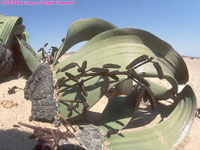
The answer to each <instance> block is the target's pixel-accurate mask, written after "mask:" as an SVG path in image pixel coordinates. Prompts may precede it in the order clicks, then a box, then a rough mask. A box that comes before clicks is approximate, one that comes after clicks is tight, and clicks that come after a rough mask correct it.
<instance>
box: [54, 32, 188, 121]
mask: <svg viewBox="0 0 200 150" xmlns="http://www.w3.org/2000/svg"><path fill="white" fill-rule="evenodd" d="M141 55H147V56H149V57H153V58H154V61H156V62H158V63H159V64H160V65H161V67H162V69H163V73H164V78H165V79H166V80H168V81H169V83H170V84H171V85H172V87H173V88H172V91H173V92H174V93H177V89H178V84H181V83H184V82H187V81H188V70H187V67H186V65H185V62H184V61H183V59H182V58H181V56H179V55H178V54H177V53H176V52H175V51H174V49H173V48H172V47H171V46H170V45H169V44H167V43H166V42H164V41H162V40H161V39H159V38H158V37H156V36H154V35H152V34H151V33H149V32H146V31H143V30H139V29H113V30H109V31H106V32H103V33H101V34H98V35H97V36H95V37H94V38H92V39H91V40H89V41H88V43H86V44H85V45H84V46H83V47H82V48H80V49H79V50H78V52H76V53H75V54H73V55H72V56H70V57H69V58H68V59H66V60H64V61H62V62H60V63H58V64H57V65H56V66H55V67H54V71H57V69H59V68H60V69H61V68H63V67H64V66H65V65H67V64H69V63H72V62H76V63H78V64H79V65H81V64H82V62H83V61H85V60H87V62H88V68H92V67H102V66H103V65H104V64H106V63H113V64H119V65H120V66H121V68H120V71H124V70H125V68H126V66H127V65H128V64H129V63H130V62H132V60H134V59H136V58H137V57H139V56H141ZM76 69H77V68H76ZM76 69H70V70H69V73H71V74H73V75H76V74H78V72H77V70H76ZM136 71H137V72H138V73H140V74H142V75H143V76H144V77H147V78H148V77H158V74H157V71H156V69H155V68H154V66H153V64H152V63H147V64H144V65H142V66H140V67H139V68H138V69H136ZM64 76H65V74H64V73H62V72H60V73H58V74H56V78H57V79H59V78H61V77H64ZM125 77H126V76H120V81H121V80H123V79H125ZM70 84H72V82H71V83H70V82H69V85H70ZM102 84H103V83H102V80H98V78H94V79H92V80H89V81H87V82H86V85H85V86H86V88H87V87H88V90H89V91H88V97H87V98H86V99H87V102H88V103H89V105H90V107H91V106H93V105H94V104H95V103H96V102H97V101H98V100H99V99H100V97H101V93H100V87H101V86H102ZM113 84H116V83H113ZM110 87H111V86H110ZM63 88H64V87H61V89H63ZM91 89H92V90H91ZM77 92H78V93H79V95H77ZM80 93H81V92H80V90H79V88H77V87H74V88H73V89H71V90H67V91H66V92H65V94H64V93H61V94H59V96H61V97H62V98H63V99H79V100H85V99H84V97H82V96H81V94H80ZM77 111H78V112H81V111H82V107H80V109H79V108H78V110H77ZM60 112H61V114H62V115H63V116H64V117H66V118H67V116H68V113H69V112H68V111H67V107H66V105H64V104H61V105H60ZM75 115H77V113H75V114H73V115H72V117H73V116H75Z"/></svg>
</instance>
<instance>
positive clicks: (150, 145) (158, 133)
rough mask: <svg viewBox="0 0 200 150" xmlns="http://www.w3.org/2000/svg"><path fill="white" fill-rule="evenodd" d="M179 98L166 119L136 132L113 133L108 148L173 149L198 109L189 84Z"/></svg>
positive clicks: (187, 128)
mask: <svg viewBox="0 0 200 150" xmlns="http://www.w3.org/2000/svg"><path fill="white" fill-rule="evenodd" d="M178 99H179V103H178V104H177V106H176V108H175V109H174V110H173V112H172V113H171V114H170V115H169V116H168V118H167V119H166V120H164V121H163V122H161V123H159V124H157V125H155V126H153V127H150V128H147V129H141V130H138V131H134V132H127V131H126V132H123V130H122V131H121V135H122V136H119V135H118V134H115V135H111V137H110V138H107V139H106V140H107V141H108V142H109V143H110V144H109V145H108V148H109V149H112V150H121V149H123V150H130V149H131V150H147V149H148V150H160V149H162V150H170V149H173V148H174V147H175V146H177V145H178V144H179V143H180V142H181V140H182V139H183V138H184V136H185V135H186V134H187V132H188V131H189V129H190V128H191V125H192V123H193V121H194V118H195V114H196V109H197V103H196V98H195V94H194V92H193V90H192V88H191V87H190V86H189V85H187V86H186V87H185V88H184V89H183V90H182V92H181V93H180V94H178ZM122 123H123V122H122ZM113 128H114V127H113ZM103 129H104V127H103Z"/></svg>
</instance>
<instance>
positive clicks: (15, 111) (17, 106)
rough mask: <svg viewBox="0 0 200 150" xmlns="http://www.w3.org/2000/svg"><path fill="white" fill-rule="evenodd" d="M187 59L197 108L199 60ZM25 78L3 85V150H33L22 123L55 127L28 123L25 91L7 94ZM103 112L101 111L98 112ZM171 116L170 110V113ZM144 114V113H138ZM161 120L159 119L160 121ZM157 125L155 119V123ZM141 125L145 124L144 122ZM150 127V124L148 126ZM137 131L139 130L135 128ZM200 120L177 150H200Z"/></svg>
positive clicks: (0, 96) (0, 123)
mask: <svg viewBox="0 0 200 150" xmlns="http://www.w3.org/2000/svg"><path fill="white" fill-rule="evenodd" d="M184 60H185V62H186V64H187V66H188V69H189V75H190V79H189V83H188V84H190V85H191V86H192V88H193V90H194V91H195V94H196V98H197V104H198V108H199V107H200V106H199V104H200V82H199V81H200V76H199V75H198V69H199V66H200V59H199V58H193V57H184ZM25 83H26V80H25V79H22V78H19V79H13V78H12V77H11V78H9V79H7V80H6V81H5V82H3V83H1V84H0V114H1V117H0V150H29V149H30V150H31V149H33V147H34V145H35V144H36V141H34V140H30V139H29V138H28V136H30V135H31V133H32V129H28V128H25V127H13V125H15V124H18V122H19V121H21V122H25V123H29V124H34V125H40V126H43V127H53V125H52V124H48V123H40V122H35V121H33V122H29V116H30V115H31V102H30V101H28V100H25V99H24V93H23V90H17V92H16V93H15V94H11V95H9V94H8V88H11V87H13V86H18V87H20V88H24V86H25ZM106 103H107V100H106V99H105V98H104V99H103V101H102V103H99V104H98V105H97V107H96V108H100V107H103V105H105V104H106ZM97 111H100V110H97ZM168 113H169V111H168ZM138 115H141V114H138ZM158 119H159V118H158ZM155 123H157V121H156V119H155V121H153V124H155ZM141 124H142V123H141ZM145 127H149V125H147V126H145ZM135 128H136V129H137V128H138V127H135ZM199 133H200V119H199V118H198V117H196V118H195V121H194V123H193V125H192V128H191V130H190V131H189V133H188V135H187V136H186V138H185V139H184V141H183V142H182V143H181V144H180V145H179V147H178V148H177V150H198V149H199V147H200V142H199V141H200V136H199V135H198V134H199Z"/></svg>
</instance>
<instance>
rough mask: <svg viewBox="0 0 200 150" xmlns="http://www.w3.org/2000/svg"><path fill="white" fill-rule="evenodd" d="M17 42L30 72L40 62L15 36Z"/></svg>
mask: <svg viewBox="0 0 200 150" xmlns="http://www.w3.org/2000/svg"><path fill="white" fill-rule="evenodd" d="M17 41H18V42H19V46H20V50H21V52H22V55H23V56H24V60H25V62H26V64H27V66H28V68H29V69H30V71H31V72H34V71H35V70H36V69H37V67H38V66H39V65H40V62H39V61H38V60H37V59H36V57H35V56H34V55H33V54H32V53H31V52H30V51H29V50H28V49H27V48H26V47H25V46H24V45H23V43H22V42H21V41H20V39H19V38H17Z"/></svg>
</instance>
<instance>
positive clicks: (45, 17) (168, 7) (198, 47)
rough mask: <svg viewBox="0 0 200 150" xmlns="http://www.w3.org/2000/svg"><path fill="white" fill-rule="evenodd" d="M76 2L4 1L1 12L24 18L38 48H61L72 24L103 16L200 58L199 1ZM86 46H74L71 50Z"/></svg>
mask: <svg viewBox="0 0 200 150" xmlns="http://www.w3.org/2000/svg"><path fill="white" fill-rule="evenodd" d="M0 1H2V0H0ZM19 1H23V0H19ZM27 1H37V0H27ZM43 1H44V0H43ZM49 1H50V0H49ZM52 1H53V0H52ZM54 1H56V0H54ZM62 1H64V0H62ZM68 1H69V0H68ZM74 1H75V4H74V5H49V6H48V5H40V6H39V5H35V6H34V5H1V4H0V14H3V15H6V16H20V17H22V18H23V25H25V26H26V30H27V31H28V32H29V37H30V45H31V46H32V47H33V48H34V49H35V50H38V49H39V48H40V47H42V46H43V45H44V44H45V43H46V42H48V43H49V46H57V47H59V46H60V45H61V39H62V38H64V37H65V36H66V33H67V29H68V27H69V26H70V24H72V23H73V22H75V21H77V20H78V19H83V18H100V19H104V20H106V21H109V22H111V23H112V24H114V25H116V26H117V27H118V28H139V29H143V30H147V31H149V32H151V33H152V34H154V35H156V36H158V37H159V38H161V39H162V40H164V41H166V42H168V43H169V44H170V45H172V47H173V48H174V49H175V50H176V51H177V52H178V53H179V54H180V55H184V56H195V57H200V1H199V0H190V1H189V0H165V1H164V0H74ZM82 45H83V43H82V44H79V45H77V46H75V47H73V48H72V49H71V50H70V52H72V51H75V50H76V49H78V48H79V47H81V46H82Z"/></svg>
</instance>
